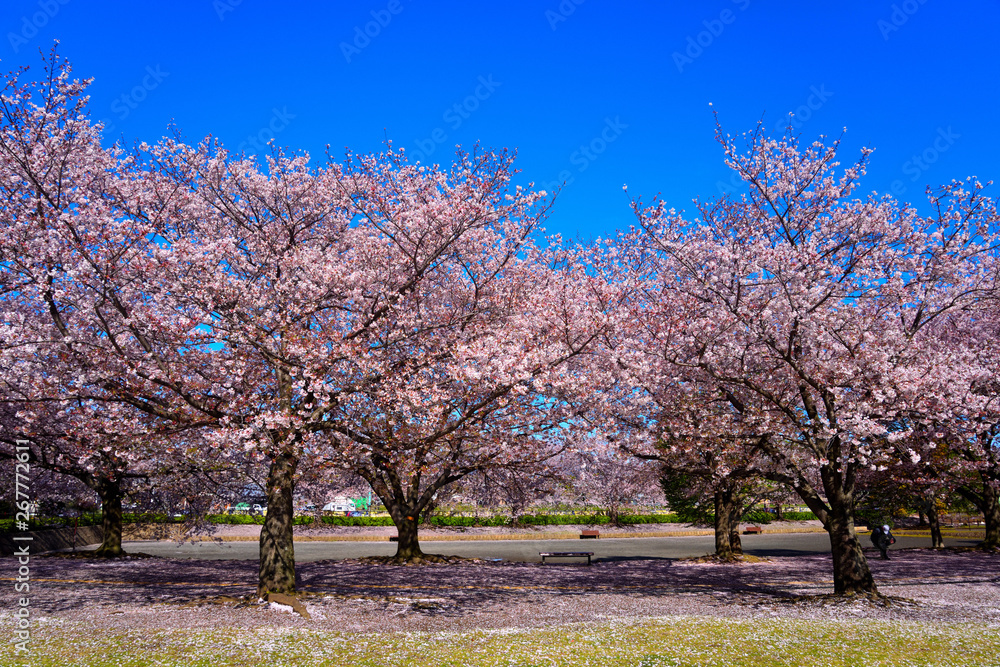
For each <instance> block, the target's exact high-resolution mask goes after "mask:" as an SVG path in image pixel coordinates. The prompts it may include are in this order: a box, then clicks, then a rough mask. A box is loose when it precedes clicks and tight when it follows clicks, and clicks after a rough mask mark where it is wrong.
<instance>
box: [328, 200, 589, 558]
mask: <svg viewBox="0 0 1000 667" xmlns="http://www.w3.org/2000/svg"><path fill="white" fill-rule="evenodd" d="M537 222H538V218H531V219H523V218H522V219H516V220H510V221H505V225H504V226H500V225H499V224H497V225H494V224H491V225H490V226H488V227H484V228H483V229H482V230H480V231H479V233H478V234H477V235H476V237H475V238H474V242H473V243H470V244H463V245H461V246H456V247H455V248H454V249H453V251H452V252H451V253H450V256H449V257H448V258H446V259H444V260H443V261H442V262H441V263H440V265H439V267H438V269H437V270H436V272H435V274H434V277H433V280H428V281H426V282H425V283H423V284H422V285H421V286H419V287H417V288H416V289H414V290H413V291H412V292H410V293H409V294H407V295H406V298H405V299H403V300H401V301H400V304H399V308H398V309H397V315H396V317H394V318H385V319H384V320H382V322H381V323H380V324H379V325H378V326H377V327H373V328H372V331H373V336H372V337H371V338H369V341H370V342H369V348H370V349H371V350H372V352H371V353H370V354H369V356H368V357H367V358H366V359H365V361H366V363H370V364H378V366H377V368H378V369H379V371H378V373H377V375H376V376H375V377H373V381H371V382H369V383H367V384H366V385H365V386H364V388H363V389H362V390H361V391H358V392H356V393H354V394H353V395H352V396H351V397H350V398H349V399H345V400H344V401H342V404H341V410H340V411H338V412H337V413H336V414H335V417H334V421H336V422H337V423H338V424H339V425H338V426H335V427H333V428H332V429H330V431H329V436H330V440H329V448H328V451H329V454H328V455H329V460H330V461H331V462H332V463H333V464H334V465H337V466H339V467H343V468H345V469H349V470H352V471H354V472H356V473H357V474H359V475H360V476H362V477H363V478H364V479H365V480H367V481H368V483H369V484H370V485H371V488H372V489H373V490H374V492H375V493H376V494H378V496H379V498H380V499H381V500H382V502H383V504H384V505H385V507H386V509H387V510H388V511H389V514H390V516H392V518H393V522H394V523H395V525H396V528H397V530H398V550H397V553H396V556H395V558H396V560H398V561H410V560H421V559H424V558H425V555H424V554H423V552H422V550H421V549H420V545H419V540H418V534H417V533H418V525H419V518H420V516H421V514H422V513H424V512H425V511H426V510H427V509H428V508H429V507H430V506H431V505H432V503H433V501H434V498H435V495H436V494H438V493H439V492H442V491H443V490H444V489H445V488H446V487H448V486H449V485H450V484H453V483H455V482H457V481H459V480H461V479H462V478H463V477H465V476H467V475H471V474H473V473H488V472H489V471H494V472H499V471H503V472H504V473H505V474H510V473H514V472H518V473H522V474H526V475H540V474H545V470H546V462H547V461H550V460H551V459H552V458H553V457H555V456H556V455H558V454H559V453H561V452H562V451H563V450H564V449H565V448H566V444H565V442H564V440H565V438H564V437H560V435H559V433H560V432H562V431H565V430H567V428H568V427H569V426H570V425H571V423H572V422H573V421H574V419H575V415H576V414H577V413H578V412H579V411H580V410H581V408H580V406H579V402H578V401H574V400H571V399H570V397H569V395H568V394H569V392H568V391H567V387H568V386H570V385H571V384H573V383H574V382H575V381H577V380H578V379H580V378H582V377H583V375H584V373H583V370H582V369H583V367H582V366H580V365H578V364H575V363H574V362H575V360H576V359H577V358H578V357H580V356H581V355H582V354H584V353H585V352H586V351H587V350H588V348H589V345H590V343H591V342H592V341H593V340H594V338H595V337H596V335H597V334H598V332H599V331H600V328H601V326H602V322H601V320H600V318H599V317H598V318H597V319H594V315H595V314H597V313H598V312H599V311H597V310H595V309H593V308H592V307H591V305H590V302H591V300H592V297H593V295H592V294H591V292H590V291H589V287H590V280H589V277H588V276H587V275H586V273H585V271H584V270H583V267H582V265H581V264H580V263H579V262H576V261H575V260H574V259H572V257H567V256H566V253H565V252H564V251H560V250H558V249H553V250H548V251H546V252H540V251H538V250H536V249H535V248H534V246H533V244H532V243H531V242H530V241H529V233H530V232H531V231H532V230H533V229H534V226H535V225H536V224H537ZM514 223H516V224H514ZM512 225H513V226H512ZM504 227H506V228H504ZM375 332H377V334H376V333H375ZM358 374H359V375H360V371H359V373H358Z"/></svg>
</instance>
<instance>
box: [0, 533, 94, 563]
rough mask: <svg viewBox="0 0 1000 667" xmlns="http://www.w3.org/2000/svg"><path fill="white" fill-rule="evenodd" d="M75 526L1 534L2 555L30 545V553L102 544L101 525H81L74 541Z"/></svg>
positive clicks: (7, 554)
mask: <svg viewBox="0 0 1000 667" xmlns="http://www.w3.org/2000/svg"><path fill="white" fill-rule="evenodd" d="M73 530H74V529H73V528H52V529H50V530H30V531H27V532H17V533H3V534H0V556H10V555H12V554H13V553H14V551H15V549H20V548H21V547H23V546H24V545H29V547H28V548H29V553H32V554H40V553H42V552H43V551H55V550H57V549H70V548H72V547H74V546H77V547H83V546H87V545H88V544H100V543H101V539H102V538H103V536H104V530H103V529H102V528H101V527H100V526H80V527H79V528H76V529H75V530H76V541H75V543H74V538H73ZM24 536H30V537H31V538H32V539H31V541H30V542H28V541H27V540H17V541H15V540H14V539H13V538H14V537H24Z"/></svg>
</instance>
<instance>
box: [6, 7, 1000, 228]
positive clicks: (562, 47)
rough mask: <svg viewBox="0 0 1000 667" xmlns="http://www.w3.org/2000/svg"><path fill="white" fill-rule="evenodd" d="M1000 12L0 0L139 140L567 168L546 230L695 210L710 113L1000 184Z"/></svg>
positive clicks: (119, 128)
mask: <svg viewBox="0 0 1000 667" xmlns="http://www.w3.org/2000/svg"><path fill="white" fill-rule="evenodd" d="M675 5H677V6H675ZM998 19H1000V2H998V0H969V1H967V2H953V3H948V2H943V0H923V1H921V0H907V1H904V2H900V1H896V2H891V1H881V0H868V1H866V2H860V1H837V2H824V1H820V2H809V3H806V2H794V3H793V2H781V1H772V2H765V1H764V0H705V1H702V2H696V3H667V2H662V3H661V2H614V3H612V2H607V1H601V0H562V1H561V2H560V0H539V1H537V2H536V1H509V2H506V3H491V4H489V5H487V4H486V3H473V2H467V1H466V2H432V1H431V0H374V1H369V0H363V1H358V2H350V3H347V2H326V3H320V2H313V3H310V2H285V3H281V4H280V6H279V5H278V3H266V2H262V1H256V0H242V1H240V0H197V1H194V0H179V1H177V2H171V3H136V2H99V1H93V2H88V1H85V0H33V1H28V0H5V2H4V3H3V7H2V8H0V29H2V33H0V59H2V62H0V67H2V68H3V69H4V70H5V71H6V70H9V69H13V68H15V67H18V66H21V65H32V66H36V65H38V64H39V62H40V61H39V49H42V50H44V51H46V52H47V51H48V49H49V48H50V46H51V44H52V40H54V39H58V40H60V42H61V45H60V52H61V53H62V54H63V55H64V56H66V57H67V58H69V59H70V60H71V61H72V62H73V64H74V67H75V73H76V74H77V75H79V76H92V77H94V78H95V82H94V85H93V87H92V88H91V105H92V110H93V115H94V117H96V118H99V119H102V120H105V121H106V122H107V123H108V124H109V125H113V131H112V134H113V135H114V137H115V138H117V137H120V136H124V137H125V138H126V139H127V140H128V141H130V142H131V141H132V140H133V139H142V140H146V141H155V140H156V139H157V138H159V137H160V136H162V135H163V134H164V133H165V132H166V129H167V127H168V124H169V123H171V122H174V123H176V124H177V125H178V126H179V128H180V129H181V131H182V132H183V134H184V135H185V137H186V138H188V139H189V140H191V141H196V140H198V139H200V138H202V137H203V136H204V135H206V134H213V135H215V136H217V137H219V138H220V139H221V140H222V141H223V142H224V143H225V144H226V145H227V147H229V148H240V147H242V148H243V149H245V150H247V151H249V152H261V149H260V148H259V147H260V146H261V145H262V144H263V143H264V142H265V141H266V140H267V139H268V138H269V137H270V136H272V135H273V136H274V138H275V141H276V142H277V143H278V144H280V145H283V146H288V147H290V148H292V149H295V150H305V151H308V152H309V153H311V154H312V155H313V158H314V160H317V161H320V162H321V161H323V160H324V156H323V154H324V151H325V147H326V146H327V145H329V146H330V147H331V150H332V152H333V154H334V155H335V156H341V155H342V154H343V151H344V148H345V147H350V148H351V149H352V150H354V151H356V152H369V151H375V150H379V149H380V147H381V144H382V142H383V141H384V139H385V138H386V137H388V138H389V139H391V140H392V141H393V144H394V145H395V146H397V147H398V146H402V147H405V148H406V149H407V152H408V153H410V154H411V155H414V154H416V152H418V151H419V152H421V153H422V154H423V155H424V159H425V161H441V162H445V161H448V160H449V159H450V158H451V154H452V152H453V150H454V146H455V145H456V144H462V145H464V146H467V147H471V146H472V145H473V144H474V143H475V142H476V141H479V142H481V143H482V144H484V145H486V146H490V147H509V148H516V149H517V150H518V154H519V159H518V166H519V167H520V168H521V169H522V170H523V173H522V176H521V178H523V180H524V181H528V180H532V181H534V182H535V183H536V187H543V186H551V185H552V184H555V183H559V182H561V181H563V180H566V181H568V184H567V185H566V186H565V187H564V188H563V190H562V192H561V194H560V196H559V198H558V200H557V202H556V205H555V208H554V210H553V213H552V215H551V217H550V219H549V221H548V222H547V224H546V226H547V228H548V229H549V230H550V231H553V232H559V233H561V234H563V235H564V236H567V237H581V238H583V239H591V238H593V237H595V236H602V235H609V234H611V233H613V232H614V230H615V229H618V228H622V227H624V226H627V225H628V224H630V223H631V221H632V217H631V212H630V210H629V207H628V200H627V198H626V196H625V195H624V193H623V192H622V184H623V183H628V185H629V192H630V193H631V194H632V195H642V196H643V197H644V198H645V199H649V198H650V197H651V196H652V195H655V194H657V193H661V194H662V196H663V197H664V198H665V199H666V200H667V202H668V203H669V204H670V205H672V206H675V207H677V208H680V209H686V210H688V211H689V212H693V206H692V204H691V200H692V198H694V197H703V198H705V197H711V196H714V195H716V194H718V193H719V192H720V190H721V189H724V188H726V187H727V185H728V184H729V183H730V178H731V173H730V172H729V171H728V170H727V168H726V167H725V165H724V164H723V162H722V153H721V149H720V148H719V146H718V145H717V144H716V143H715V141H714V138H713V131H714V120H713V116H712V109H713V108H714V109H715V110H717V111H718V112H719V114H720V117H721V120H722V123H723V126H724V129H725V130H726V131H728V132H730V133H733V134H737V133H741V132H743V131H747V130H751V129H752V128H753V127H754V125H755V124H756V122H757V121H758V120H759V119H761V118H762V117H763V119H764V122H765V125H766V126H767V127H768V128H769V130H771V132H772V133H773V134H777V133H780V131H781V129H782V128H783V127H784V126H785V125H786V123H787V114H788V112H796V116H795V118H796V124H797V126H798V127H797V131H799V132H801V133H802V136H803V137H804V138H806V139H809V140H812V139H814V138H815V137H816V136H817V135H820V134H826V135H833V136H837V135H839V134H840V133H841V131H842V130H843V128H845V127H846V128H847V134H846V135H845V137H844V147H845V148H844V151H843V152H842V154H841V157H842V162H849V161H852V160H853V159H854V158H855V157H856V155H857V150H858V148H860V147H861V146H863V145H868V146H872V147H874V148H875V149H876V151H875V153H874V155H873V156H872V166H871V168H870V170H869V175H868V176H867V177H866V179H865V181H863V183H862V185H863V190H865V191H871V190H878V191H880V192H892V191H893V189H895V191H896V192H897V194H899V195H900V197H901V198H902V199H904V200H907V201H912V202H914V203H917V204H918V205H921V204H923V202H924V195H923V191H924V187H925V186H926V185H927V184H931V185H936V184H940V183H943V182H947V181H949V180H951V179H952V178H964V177H965V176H968V175H976V176H978V177H979V178H980V179H982V180H984V181H985V180H988V179H998V180H1000V168H998V161H997V159H996V156H997V155H998V154H1000V150H998V149H1000V132H998V131H997V118H998V113H997V109H998V108H1000V77H998V76H997V69H998V67H997V66H998V64H1000V62H998V61H1000V57H998V53H1000V52H998V48H997V38H996V27H997V25H998ZM709 103H712V105H713V106H711V107H710V106H709ZM996 187H997V186H995V187H994V188H993V190H995V189H996Z"/></svg>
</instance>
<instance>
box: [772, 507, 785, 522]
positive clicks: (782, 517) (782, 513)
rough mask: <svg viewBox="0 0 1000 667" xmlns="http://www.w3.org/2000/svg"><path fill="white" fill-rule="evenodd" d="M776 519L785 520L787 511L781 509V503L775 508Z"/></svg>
mask: <svg viewBox="0 0 1000 667" xmlns="http://www.w3.org/2000/svg"><path fill="white" fill-rule="evenodd" d="M774 518H775V520H776V521H784V520H785V510H784V509H783V508H782V507H781V503H778V504H777V505H776V506H775V510H774Z"/></svg>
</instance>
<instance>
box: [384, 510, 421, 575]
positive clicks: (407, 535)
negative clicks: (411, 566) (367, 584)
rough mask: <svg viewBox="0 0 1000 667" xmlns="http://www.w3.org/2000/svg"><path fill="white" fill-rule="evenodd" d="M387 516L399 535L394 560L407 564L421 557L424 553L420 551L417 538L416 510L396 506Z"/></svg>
mask: <svg viewBox="0 0 1000 667" xmlns="http://www.w3.org/2000/svg"><path fill="white" fill-rule="evenodd" d="M389 514H390V515H391V516H392V522H393V523H394V524H395V525H396V531H397V532H398V534H399V543H398V545H397V546H396V556H395V558H396V560H398V561H403V562H407V561H412V560H413V559H415V558H421V557H423V555H424V552H423V551H421V550H420V540H419V539H418V537H417V530H418V528H419V522H418V520H417V519H418V513H417V510H415V509H411V508H406V507H402V506H398V505H397V506H396V507H395V508H393V509H391V510H390V511H389Z"/></svg>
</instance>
